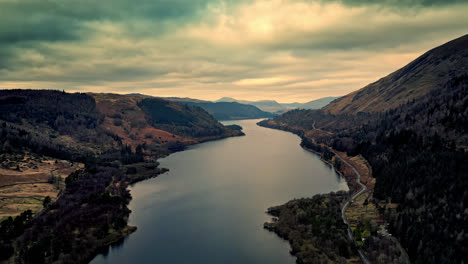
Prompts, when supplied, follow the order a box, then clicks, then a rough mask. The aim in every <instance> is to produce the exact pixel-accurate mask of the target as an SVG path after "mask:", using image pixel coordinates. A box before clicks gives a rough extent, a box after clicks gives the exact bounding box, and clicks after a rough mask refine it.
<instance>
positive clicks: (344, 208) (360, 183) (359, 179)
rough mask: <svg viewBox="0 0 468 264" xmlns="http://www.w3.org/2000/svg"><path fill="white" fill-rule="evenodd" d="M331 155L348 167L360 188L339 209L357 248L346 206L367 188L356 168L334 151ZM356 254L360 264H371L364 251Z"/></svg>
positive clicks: (360, 250)
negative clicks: (333, 154) (359, 258)
mask: <svg viewBox="0 0 468 264" xmlns="http://www.w3.org/2000/svg"><path fill="white" fill-rule="evenodd" d="M332 152H333V153H335V155H336V156H337V157H338V158H339V159H340V160H341V161H342V162H344V163H345V164H346V165H348V166H349V167H350V168H351V169H352V170H353V172H354V173H355V174H356V183H357V184H359V185H360V186H361V190H360V191H359V192H357V193H355V194H353V195H352V196H351V198H350V199H349V200H348V201H346V203H345V204H344V205H343V207H341V217H342V218H343V221H344V222H345V224H346V225H347V226H348V236H349V238H350V239H351V240H353V241H354V243H355V244H356V246H357V242H356V240H355V239H354V236H353V232H352V231H351V226H350V225H349V222H348V219H347V218H346V208H348V206H349V205H350V204H351V203H352V202H353V201H354V199H356V197H358V196H359V195H361V194H362V193H363V192H365V191H366V190H367V187H366V185H364V184H362V182H361V174H359V172H358V171H357V170H356V168H354V166H353V165H351V164H349V162H347V161H346V160H344V159H343V158H341V156H340V155H338V153H336V152H335V151H333V150H332ZM358 253H359V257H361V260H362V262H364V264H371V262H370V261H369V259H368V258H367V256H366V254H364V251H362V249H360V248H359V247H358Z"/></svg>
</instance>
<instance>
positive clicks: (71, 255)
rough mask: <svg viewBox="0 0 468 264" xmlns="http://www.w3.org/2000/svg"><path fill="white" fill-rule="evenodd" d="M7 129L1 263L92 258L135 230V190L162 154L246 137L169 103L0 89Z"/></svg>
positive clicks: (1, 124)
mask: <svg viewBox="0 0 468 264" xmlns="http://www.w3.org/2000/svg"><path fill="white" fill-rule="evenodd" d="M0 135H1V137H0V166H1V168H0V179H1V181H0V188H1V190H0V194H1V196H2V202H1V204H0V205H1V208H0V216H1V217H2V219H0V220H1V222H0V261H6V260H8V262H10V263H52V262H57V263H70V262H73V263H88V262H89V261H90V259H92V258H93V257H94V256H95V255H96V254H97V253H98V252H99V250H100V249H102V248H107V246H108V245H110V244H113V243H116V242H117V241H120V240H122V239H123V238H124V237H125V236H127V235H128V234H130V233H132V232H134V231H135V230H136V227H130V226H128V225H127V220H128V216H129V214H130V210H129V209H128V207H127V205H128V203H129V201H130V199H131V196H130V193H129V191H128V190H127V186H128V185H129V184H132V183H134V182H137V181H140V180H144V179H147V178H150V177H155V176H157V175H159V174H160V173H162V172H164V171H166V170H165V169H161V168H158V166H159V163H157V162H154V159H156V158H159V157H162V156H166V155H168V154H170V153H171V152H172V151H176V150H179V149H180V148H182V147H184V146H186V145H190V144H195V143H198V142H202V141H206V140H212V139H218V138H224V137H229V136H239V135H243V133H242V131H240V129H239V127H235V126H233V129H231V128H228V127H225V126H223V125H222V124H221V123H219V122H218V121H217V120H216V119H214V118H213V117H212V116H211V115H210V114H209V113H208V112H206V111H205V110H203V109H202V108H200V107H196V106H187V105H184V104H179V103H176V102H170V101H167V100H163V99H157V98H147V97H144V96H126V95H115V94H81V93H74V94H69V93H65V92H60V91H52V90H0ZM21 211H23V212H21Z"/></svg>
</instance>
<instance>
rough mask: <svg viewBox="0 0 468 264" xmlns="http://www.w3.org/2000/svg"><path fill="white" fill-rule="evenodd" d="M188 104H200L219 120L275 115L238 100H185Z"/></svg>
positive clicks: (199, 105)
mask: <svg viewBox="0 0 468 264" xmlns="http://www.w3.org/2000/svg"><path fill="white" fill-rule="evenodd" d="M183 103H184V104H187V105H192V106H198V107H201V108H203V109H205V110H206V111H207V112H208V113H210V114H211V115H212V116H213V117H214V118H216V119H218V120H240V119H257V118H271V117H274V116H275V115H274V114H272V113H269V112H264V111H262V110H260V109H258V108H257V107H255V106H253V105H248V104H240V103H237V102H217V103H211V102H205V103H203V102H201V103H194V102H183Z"/></svg>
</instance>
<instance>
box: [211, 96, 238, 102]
mask: <svg viewBox="0 0 468 264" xmlns="http://www.w3.org/2000/svg"><path fill="white" fill-rule="evenodd" d="M215 102H216V103H218V102H228V103H232V102H237V103H238V102H240V101H238V100H236V99H234V98H231V97H222V98H219V99H218V100H216V101H215Z"/></svg>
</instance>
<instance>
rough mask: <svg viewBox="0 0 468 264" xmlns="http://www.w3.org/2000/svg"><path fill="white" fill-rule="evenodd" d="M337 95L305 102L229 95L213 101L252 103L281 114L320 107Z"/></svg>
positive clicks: (262, 108)
mask: <svg viewBox="0 0 468 264" xmlns="http://www.w3.org/2000/svg"><path fill="white" fill-rule="evenodd" d="M337 98H339V97H324V98H320V99H316V100H312V101H309V102H307V103H303V104H302V103H278V102H276V101H274V100H262V101H245V100H236V99H234V98H231V97H223V98H220V99H218V100H216V101H215V102H218V103H220V102H229V103H232V102H236V103H240V104H248V105H253V106H255V107H257V108H259V109H260V110H262V111H265V112H270V113H275V114H281V113H285V112H287V111H289V110H293V109H298V108H299V109H320V108H322V107H324V106H326V105H327V104H329V103H330V102H331V101H333V100H335V99H337Z"/></svg>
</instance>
